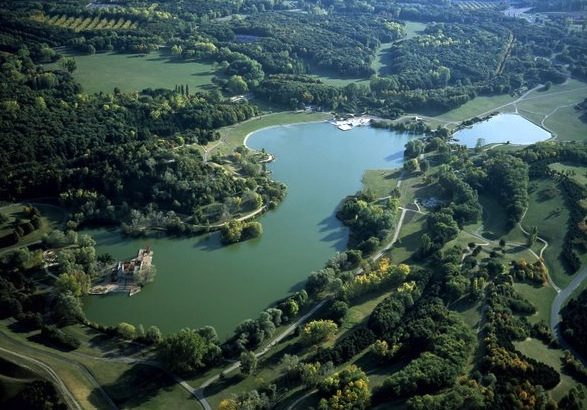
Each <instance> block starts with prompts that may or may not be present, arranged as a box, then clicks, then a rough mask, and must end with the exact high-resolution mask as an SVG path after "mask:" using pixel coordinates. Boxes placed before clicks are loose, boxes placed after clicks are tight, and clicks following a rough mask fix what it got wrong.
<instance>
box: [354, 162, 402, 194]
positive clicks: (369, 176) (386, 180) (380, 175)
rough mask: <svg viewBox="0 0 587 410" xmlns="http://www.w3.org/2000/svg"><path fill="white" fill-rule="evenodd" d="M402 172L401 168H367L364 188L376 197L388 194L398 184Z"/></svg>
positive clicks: (363, 180)
mask: <svg viewBox="0 0 587 410" xmlns="http://www.w3.org/2000/svg"><path fill="white" fill-rule="evenodd" d="M400 174H401V170H399V169H391V170H389V169H373V170H367V171H365V173H364V174H363V179H362V182H363V190H364V191H370V192H371V193H373V195H375V197H376V198H381V197H384V196H387V195H389V194H390V192H391V191H392V190H393V189H394V188H395V187H396V186H397V181H398V179H399V176H400Z"/></svg>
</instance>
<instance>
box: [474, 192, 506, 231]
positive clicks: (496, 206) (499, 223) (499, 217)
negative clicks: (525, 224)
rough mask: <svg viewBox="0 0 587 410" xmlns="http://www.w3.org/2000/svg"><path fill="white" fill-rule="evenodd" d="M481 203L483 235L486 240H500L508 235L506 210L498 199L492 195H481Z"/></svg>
mask: <svg viewBox="0 0 587 410" xmlns="http://www.w3.org/2000/svg"><path fill="white" fill-rule="evenodd" d="M479 202H480V203H481V206H482V207H483V223H482V228H481V234H482V235H483V237H484V238H488V239H491V240H499V239H500V238H501V237H502V236H505V235H507V233H508V229H507V227H506V219H507V218H506V213H505V208H504V207H503V206H502V205H501V203H500V202H499V200H498V199H496V198H495V197H493V196H491V195H487V194H481V195H479Z"/></svg>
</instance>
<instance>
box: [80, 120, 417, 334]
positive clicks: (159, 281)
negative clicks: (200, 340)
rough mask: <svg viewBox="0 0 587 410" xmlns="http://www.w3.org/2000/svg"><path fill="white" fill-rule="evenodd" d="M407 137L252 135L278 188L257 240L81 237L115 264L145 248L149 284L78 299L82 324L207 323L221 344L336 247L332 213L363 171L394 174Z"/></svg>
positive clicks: (312, 132)
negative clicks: (283, 192)
mask: <svg viewBox="0 0 587 410" xmlns="http://www.w3.org/2000/svg"><path fill="white" fill-rule="evenodd" d="M409 138H410V137H409V136H408V135H405V134H397V133H395V132H390V131H387V130H377V129H373V128H369V127H361V128H355V129H353V130H351V131H347V132H342V131H339V130H338V129H336V128H335V127H334V126H332V125H331V124H328V123H311V124H298V125H290V126H281V127H275V128H267V129H264V130H260V131H258V132H256V133H254V134H253V135H251V136H250V138H249V139H248V142H247V144H248V146H249V147H251V148H254V149H261V148H265V149H266V150H267V151H268V152H271V153H273V154H275V155H276V157H277V160H276V161H275V162H274V163H272V164H271V165H270V166H269V168H270V169H271V171H272V172H273V178H274V179H276V180H278V181H281V182H283V183H285V184H286V185H287V186H288V194H287V197H286V199H285V201H284V202H283V203H282V204H281V205H280V206H279V207H278V208H277V209H276V210H273V211H270V212H268V213H267V214H265V215H263V216H262V217H261V218H260V221H261V222H262V224H263V230H264V233H263V236H262V237H261V238H259V239H256V240H253V241H248V242H245V243H241V244H236V245H231V246H228V247H221V246H220V244H219V237H218V236H219V235H218V234H211V235H207V236H203V237H196V238H183V239H164V238H161V239H148V240H146V239H128V238H124V237H122V236H121V235H120V234H119V232H118V231H116V230H114V231H108V230H103V229H102V230H93V231H90V233H91V234H92V235H93V236H94V238H95V239H96V241H97V251H98V252H99V253H101V252H109V253H111V254H112V255H114V256H115V257H116V258H128V257H130V256H133V255H134V254H135V253H136V251H137V249H138V248H140V247H142V246H144V245H145V244H150V245H151V246H152V248H153V249H154V252H155V254H154V258H153V262H154V264H155V265H156V267H157V277H156V279H155V282H154V283H152V284H150V285H148V286H147V287H146V288H145V289H144V290H143V291H142V292H141V293H139V294H138V295H135V296H133V297H128V296H124V295H107V296H90V297H87V298H86V300H85V306H86V307H85V309H86V314H87V316H88V318H89V319H91V320H94V321H97V322H100V323H107V324H116V323H118V322H121V321H126V322H130V323H133V324H139V323H141V324H143V325H144V326H145V327H146V326H149V325H157V326H159V327H160V328H161V330H162V331H164V332H170V331H175V330H178V329H180V328H182V327H186V326H189V327H201V326H204V325H212V326H214V327H215V328H216V330H217V331H218V334H219V335H220V336H221V337H222V336H227V335H229V334H230V332H231V331H232V330H233V329H234V327H235V326H236V325H237V324H238V323H239V322H240V321H242V320H244V319H247V318H255V317H257V316H258V314H259V313H260V312H261V311H262V310H263V309H265V308H267V307H269V306H270V305H271V304H272V303H273V302H275V301H276V300H277V299H280V298H282V297H285V296H287V295H288V294H289V293H291V292H292V291H295V290H297V289H299V288H301V287H302V286H303V283H304V281H305V279H306V277H307V276H308V274H309V273H310V272H311V271H313V270H317V269H320V268H321V267H322V266H323V265H324V263H325V262H326V261H327V260H328V259H329V258H330V257H331V256H333V255H334V254H335V253H336V252H338V251H342V250H343V249H344V248H345V245H346V241H347V238H348V232H347V229H346V228H344V227H343V226H342V225H341V224H340V222H339V221H338V220H337V219H336V217H335V216H334V212H335V210H336V207H337V206H338V204H339V203H340V201H341V200H342V199H343V198H344V197H345V196H346V195H349V194H353V193H355V192H356V191H358V190H360V189H361V177H362V175H363V172H364V171H365V170H367V169H379V168H395V167H399V166H401V164H402V158H403V147H404V145H405V144H406V142H407V141H408V140H409Z"/></svg>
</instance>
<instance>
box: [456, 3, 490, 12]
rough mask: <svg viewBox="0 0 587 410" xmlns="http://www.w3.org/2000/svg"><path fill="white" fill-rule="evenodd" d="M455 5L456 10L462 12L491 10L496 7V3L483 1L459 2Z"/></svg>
mask: <svg viewBox="0 0 587 410" xmlns="http://www.w3.org/2000/svg"><path fill="white" fill-rule="evenodd" d="M455 4H456V6H457V7H458V8H460V9H462V10H481V9H493V8H495V7H497V3H493V2H484V1H459V2H458V3H455Z"/></svg>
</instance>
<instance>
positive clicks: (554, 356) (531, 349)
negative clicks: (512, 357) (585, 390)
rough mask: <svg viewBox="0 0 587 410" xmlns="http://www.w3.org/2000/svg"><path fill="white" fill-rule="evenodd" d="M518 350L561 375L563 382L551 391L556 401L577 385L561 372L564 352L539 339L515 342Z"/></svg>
mask: <svg viewBox="0 0 587 410" xmlns="http://www.w3.org/2000/svg"><path fill="white" fill-rule="evenodd" d="M514 345H515V346H516V348H517V349H518V350H519V351H520V352H522V353H523V354H525V355H526V356H528V357H531V358H533V359H536V360H538V361H541V362H543V363H545V364H547V365H549V366H552V367H553V368H554V369H555V370H556V371H557V372H559V373H560V375H561V382H560V383H559V384H558V385H557V386H555V387H554V389H552V390H551V391H550V393H551V395H552V397H553V398H554V399H555V400H560V399H561V398H562V397H563V396H564V395H565V394H567V392H568V391H569V390H570V389H571V388H572V387H574V386H576V385H577V383H576V382H575V381H574V380H573V379H572V378H571V377H569V376H567V375H566V374H564V373H563V372H562V371H561V358H562V357H563V352H562V351H561V350H560V349H549V348H548V347H546V346H545V345H544V343H542V342H541V341H540V340H537V339H530V338H528V339H526V340H524V341H523V342H515V343H514Z"/></svg>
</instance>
